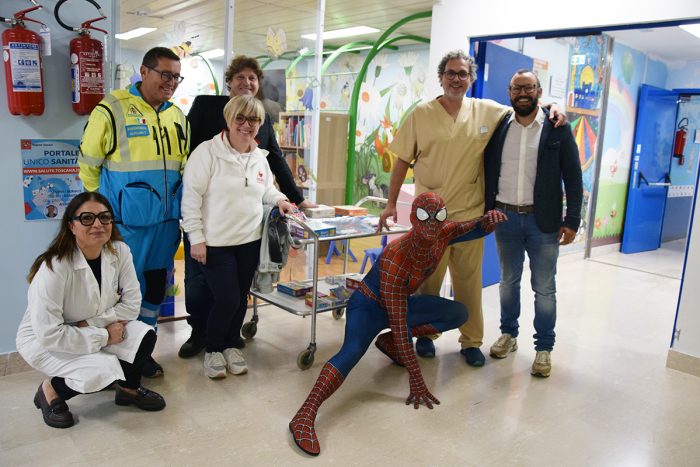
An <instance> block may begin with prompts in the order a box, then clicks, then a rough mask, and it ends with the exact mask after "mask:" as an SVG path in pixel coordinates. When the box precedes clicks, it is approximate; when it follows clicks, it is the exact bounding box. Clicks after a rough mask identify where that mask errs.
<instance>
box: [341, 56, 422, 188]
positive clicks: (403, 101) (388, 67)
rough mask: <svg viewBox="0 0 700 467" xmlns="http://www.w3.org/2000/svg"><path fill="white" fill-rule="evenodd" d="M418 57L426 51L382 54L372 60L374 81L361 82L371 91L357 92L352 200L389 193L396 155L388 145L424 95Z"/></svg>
mask: <svg viewBox="0 0 700 467" xmlns="http://www.w3.org/2000/svg"><path fill="white" fill-rule="evenodd" d="M378 57H379V56H378ZM422 60H427V51H425V52H424V51H409V52H404V53H399V54H386V55H384V54H382V55H381V58H379V60H377V59H376V58H375V61H374V62H373V64H374V66H375V68H374V79H373V80H372V82H373V84H374V85H371V86H370V85H368V84H367V83H363V84H362V88H361V89H362V91H365V90H367V91H370V92H372V95H371V96H372V97H371V98H370V99H368V100H365V99H363V93H362V92H361V93H360V102H359V108H358V129H359V131H360V132H362V138H360V137H358V139H357V140H356V142H355V153H356V156H355V157H356V159H355V160H356V164H355V186H354V196H355V199H354V200H353V201H357V200H359V199H360V198H362V197H363V196H367V195H371V196H380V197H384V198H386V197H388V195H389V178H390V175H391V170H392V169H393V166H394V161H395V160H396V156H394V155H393V154H392V153H391V151H389V150H388V148H389V145H390V144H391V142H392V141H393V139H394V136H395V135H396V132H397V131H398V129H399V127H400V126H401V124H402V123H403V120H404V119H405V118H406V116H407V115H408V114H409V113H410V112H411V111H412V110H413V108H414V107H415V106H416V105H417V104H418V103H419V102H421V101H422V100H423V98H424V96H423V90H424V89H425V79H426V75H425V72H424V71H423V70H420V69H417V67H416V66H415V65H416V63H418V62H419V61H422ZM418 68H420V67H418ZM369 76H372V75H371V74H370V75H369ZM385 83H386V84H385ZM383 84H384V85H385V87H383V88H382V85H383ZM365 97H368V96H365ZM409 177H412V172H410V173H409ZM380 193H381V194H380Z"/></svg>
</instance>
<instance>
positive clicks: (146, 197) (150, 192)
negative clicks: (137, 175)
mask: <svg viewBox="0 0 700 467" xmlns="http://www.w3.org/2000/svg"><path fill="white" fill-rule="evenodd" d="M119 211H120V213H121V220H122V223H123V224H124V225H128V226H132V227H148V226H152V225H156V224H158V223H160V222H162V221H163V202H162V200H161V198H160V195H159V194H158V192H157V191H156V190H155V189H154V188H153V187H152V186H151V185H149V184H148V183H146V182H133V183H129V184H127V185H126V186H125V187H124V188H122V190H121V191H120V192H119Z"/></svg>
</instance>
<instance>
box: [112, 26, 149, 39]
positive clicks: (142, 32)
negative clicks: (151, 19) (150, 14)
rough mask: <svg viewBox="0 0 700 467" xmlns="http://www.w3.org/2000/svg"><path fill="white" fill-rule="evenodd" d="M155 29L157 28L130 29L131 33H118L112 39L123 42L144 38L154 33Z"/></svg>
mask: <svg viewBox="0 0 700 467" xmlns="http://www.w3.org/2000/svg"><path fill="white" fill-rule="evenodd" d="M156 29H157V28H136V29H132V30H131V31H126V32H120V33H119V34H115V35H114V37H116V38H117V39H121V40H123V41H128V40H129V39H133V38H135V37H140V36H144V35H146V34H148V33H149V32H153V31H155V30H156Z"/></svg>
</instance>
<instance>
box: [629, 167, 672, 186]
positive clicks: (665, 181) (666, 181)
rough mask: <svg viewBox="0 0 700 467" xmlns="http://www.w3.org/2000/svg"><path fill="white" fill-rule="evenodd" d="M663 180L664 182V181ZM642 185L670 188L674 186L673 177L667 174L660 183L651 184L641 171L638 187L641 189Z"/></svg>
mask: <svg viewBox="0 0 700 467" xmlns="http://www.w3.org/2000/svg"><path fill="white" fill-rule="evenodd" d="M662 180H663V181H662ZM642 183H644V184H646V186H653V187H670V186H671V185H672V183H671V176H670V175H669V174H668V172H666V173H665V174H664V176H663V177H661V178H660V179H659V180H658V181H656V182H650V181H649V180H647V178H646V177H645V176H644V174H643V173H642V171H641V170H640V171H639V179H638V181H637V187H638V188H641V187H642Z"/></svg>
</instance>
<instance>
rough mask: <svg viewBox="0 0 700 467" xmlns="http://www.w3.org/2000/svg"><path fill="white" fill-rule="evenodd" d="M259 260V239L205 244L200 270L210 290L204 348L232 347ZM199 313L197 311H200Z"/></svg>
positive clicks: (240, 324) (239, 328) (210, 350)
mask: <svg viewBox="0 0 700 467" xmlns="http://www.w3.org/2000/svg"><path fill="white" fill-rule="evenodd" d="M259 259H260V240H255V241H253V242H250V243H245V244H243V245H235V246H220V247H212V246H208V247H207V264H204V265H202V273H203V275H204V279H205V280H206V284H207V286H208V290H209V291H210V292H211V297H212V306H211V308H210V309H209V310H207V311H208V319H207V325H206V341H205V342H206V351H207V352H222V351H224V350H225V349H229V348H232V347H236V346H237V345H238V344H237V342H236V341H237V340H238V339H240V337H241V326H243V320H244V319H245V314H246V311H247V305H248V292H250V286H251V284H252V283H253V277H254V276H255V271H256V270H257V269H258V262H259ZM200 315H201V313H200Z"/></svg>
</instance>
